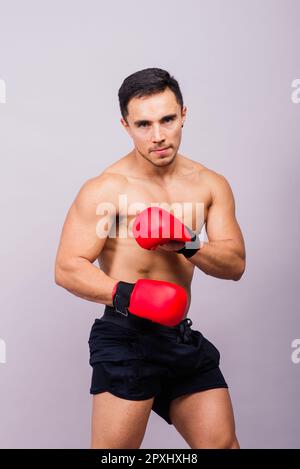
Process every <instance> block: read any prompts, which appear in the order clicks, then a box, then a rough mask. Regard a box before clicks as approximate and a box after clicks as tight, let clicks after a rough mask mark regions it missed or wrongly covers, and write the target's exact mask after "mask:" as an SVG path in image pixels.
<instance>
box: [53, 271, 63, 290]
mask: <svg viewBox="0 0 300 469" xmlns="http://www.w3.org/2000/svg"><path fill="white" fill-rule="evenodd" d="M54 280H55V283H56V285H58V286H60V287H62V286H63V274H62V271H61V269H60V268H59V267H57V266H55V274H54Z"/></svg>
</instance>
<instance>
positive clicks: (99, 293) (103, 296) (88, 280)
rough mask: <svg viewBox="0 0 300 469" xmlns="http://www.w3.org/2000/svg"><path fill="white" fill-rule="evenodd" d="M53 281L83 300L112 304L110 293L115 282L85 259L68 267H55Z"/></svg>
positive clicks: (73, 262) (78, 260)
mask: <svg viewBox="0 0 300 469" xmlns="http://www.w3.org/2000/svg"><path fill="white" fill-rule="evenodd" d="M55 281H56V283H57V285H59V286H61V287H63V288H65V289H66V290H68V291H69V292H71V293H73V294H74V295H76V296H79V297H80V298H83V299H84V300H89V301H93V302H95V303H101V304H105V305H111V304H112V291H113V288H114V286H115V283H116V282H117V280H116V279H113V278H111V277H109V276H108V275H106V274H105V273H104V272H103V271H102V270H100V269H99V268H98V267H96V266H94V265H93V264H92V263H91V262H89V261H88V260H87V259H83V258H79V259H76V260H74V261H72V262H70V263H69V264H68V265H64V266H62V265H61V266H56V271H55Z"/></svg>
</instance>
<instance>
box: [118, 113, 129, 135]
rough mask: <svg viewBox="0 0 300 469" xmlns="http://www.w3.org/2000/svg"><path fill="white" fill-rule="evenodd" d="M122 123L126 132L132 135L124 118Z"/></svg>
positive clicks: (121, 120)
mask: <svg viewBox="0 0 300 469" xmlns="http://www.w3.org/2000/svg"><path fill="white" fill-rule="evenodd" d="M120 122H121V124H122V126H123V127H124V129H125V130H126V132H128V133H129V135H130V130H129V125H128V124H127V122H126V120H125V119H123V117H121V119H120Z"/></svg>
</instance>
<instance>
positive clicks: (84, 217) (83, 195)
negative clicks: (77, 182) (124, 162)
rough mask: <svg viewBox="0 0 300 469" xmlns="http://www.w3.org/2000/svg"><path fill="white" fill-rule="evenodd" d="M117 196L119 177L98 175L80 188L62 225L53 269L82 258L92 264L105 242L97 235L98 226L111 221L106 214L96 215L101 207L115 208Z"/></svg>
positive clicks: (103, 238)
mask: <svg viewBox="0 0 300 469" xmlns="http://www.w3.org/2000/svg"><path fill="white" fill-rule="evenodd" d="M117 193H118V176H114V175H113V176H112V175H107V174H105V175H101V176H98V177H96V178H93V179H90V180H88V181H87V182H86V183H85V184H83V186H82V187H81V189H80V191H79V192H78V194H77V196H76V198H75V200H74V202H73V204H72V205H71V207H70V209H69V211H68V214H67V217H66V220H65V222H64V225H63V229H62V233H61V238H60V244H59V247H58V252H57V258H56V265H57V266H61V267H63V266H64V265H67V264H68V263H69V262H71V261H73V260H76V259H79V258H83V259H87V260H89V261H90V262H91V263H93V262H94V261H95V260H96V259H97V257H98V256H99V254H100V252H101V251H102V249H103V246H104V244H105V241H106V238H107V236H106V237H100V236H99V234H97V224H98V223H99V221H101V222H103V218H106V221H107V223H111V221H112V220H111V217H110V216H109V215H108V214H107V213H105V214H102V215H99V214H97V208H99V204H100V203H111V204H114V205H115V206H116V195H117Z"/></svg>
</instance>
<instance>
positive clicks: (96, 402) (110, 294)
mask: <svg viewBox="0 0 300 469" xmlns="http://www.w3.org/2000/svg"><path fill="white" fill-rule="evenodd" d="M119 101H120V108H121V113H122V119H121V123H122V125H123V126H124V128H125V129H126V131H127V132H128V134H129V136H130V137H131V138H132V140H133V144H134V149H133V150H132V151H131V152H130V153H128V154H127V155H125V156H124V157H122V158H121V159H119V160H118V161H116V162H114V163H113V164H112V165H110V166H109V167H108V168H107V169H105V170H104V171H103V172H102V173H101V174H100V175H99V176H96V177H94V178H92V179H89V180H88V181H87V182H85V183H84V184H83V186H82V188H81V189H80V191H79V193H78V195H77V196H76V198H75V200H74V202H73V204H72V206H71V208H70V210H69V212H68V214H67V217H66V220H65V223H64V226H63V230H62V235H61V239H60V245H59V248H58V252H57V258H56V266H55V281H56V283H57V284H58V285H60V286H62V287H64V288H66V289H67V290H68V291H70V292H72V293H73V294H75V295H77V296H79V297H81V298H84V299H87V300H89V301H93V302H96V303H101V304H103V305H106V306H105V312H104V316H105V319H106V321H104V320H103V318H104V316H103V317H102V318H100V319H96V320H95V323H94V325H93V327H92V330H91V335H90V339H89V344H90V352H91V359H90V364H91V365H92V367H93V376H92V386H91V393H92V394H93V410H92V442H91V447H92V448H111V449H112V448H122V449H124V448H139V447H140V445H141V443H142V440H143V437H144V434H145V430H146V426H147V422H148V418H149V414H150V411H151V409H152V408H153V410H154V411H155V412H156V413H158V415H160V416H161V417H162V418H164V419H165V420H166V422H168V423H169V424H173V425H174V426H175V428H176V429H177V431H178V432H179V433H180V434H181V435H182V437H183V438H184V439H185V441H186V442H187V444H188V445H189V446H190V447H191V448H239V443H238V440H237V437H236V433H235V423H234V415H233V410H232V405H231V400H230V396H229V392H228V386H227V384H226V382H225V380H224V377H223V375H222V373H221V371H220V368H219V358H220V354H219V351H218V350H217V348H216V347H215V346H214V345H213V344H212V343H211V342H209V341H208V340H207V339H206V338H205V337H204V336H203V335H202V334H201V332H200V331H196V330H194V329H191V327H190V326H191V324H192V321H191V320H190V319H189V318H187V317H186V314H187V312H188V310H189V305H190V301H191V281H192V277H193V272H194V268H195V267H197V268H199V269H201V270H202V271H203V272H205V273H206V274H207V275H211V276H214V277H217V278H221V279H228V280H235V281H237V280H239V279H240V278H241V276H242V275H243V272H244V270H245V247H244V240H243V236H242V233H241V230H240V227H239V225H238V223H237V220H236V217H235V205H234V197H233V194H232V191H231V188H230V186H229V184H228V182H227V180H226V179H225V178H224V177H223V176H221V175H220V174H218V173H216V172H214V171H212V170H210V169H208V168H206V167H205V166H203V165H202V164H200V163H198V162H195V161H193V160H191V159H189V158H187V157H186V156H183V155H181V154H179V153H178V149H179V146H180V141H181V136H182V127H183V124H184V121H185V118H186V111H187V108H186V106H183V101H182V95H181V92H180V88H179V85H178V83H177V81H176V80H175V78H174V77H171V76H170V75H169V73H168V72H166V71H164V70H162V69H157V68H150V69H145V70H141V71H139V72H136V73H134V74H132V75H130V76H129V77H127V78H126V79H125V80H124V82H123V84H122V86H121V88H120V90H119ZM162 148H168V149H167V150H165V151H162V152H158V151H157V150H158V149H162ZM120 197H123V199H122V200H123V201H124V197H126V203H127V207H131V209H132V207H134V208H135V209H137V210H131V211H130V210H128V211H127V212H128V213H126V214H125V215H126V216H123V215H124V213H123V210H121V209H120ZM162 203H163V204H169V206H170V207H172V204H174V203H175V204H177V205H178V203H179V204H184V203H185V204H186V206H187V207H189V209H188V210H189V214H188V215H190V216H191V223H190V225H189V228H190V229H191V230H193V231H194V232H196V234H199V232H200V231H201V228H202V226H203V225H204V224H205V228H206V233H207V238H208V242H201V244H200V246H199V247H200V248H198V249H195V252H194V251H193V255H191V256H190V257H189V256H185V255H183V254H182V253H178V251H179V250H180V249H182V248H183V247H185V242H182V241H178V240H177V241H174V240H170V241H168V242H165V243H164V244H162V245H159V246H158V247H157V248H156V249H155V250H148V249H144V248H143V247H141V246H140V245H139V244H138V243H137V240H136V239H135V238H134V236H130V225H131V227H132V222H133V221H134V220H135V217H136V216H137V215H138V213H140V212H141V210H142V209H145V208H146V207H150V205H152V204H156V205H157V206H160V204H162ZM103 204H104V205H103ZM197 204H198V205H199V204H200V205H201V206H202V207H203V217H202V219H201V217H200V219H197V217H198V218H199V214H198V215H197V210H196V206H197ZM121 205H122V204H121ZM99 207H100V208H99ZM103 207H104V208H105V207H106V208H107V207H115V209H116V218H115V220H113V215H112V212H109V210H107V211H106V212H105V210H103ZM169 212H170V213H173V214H174V216H175V212H174V211H172V210H169ZM103 221H105V223H106V226H108V229H107V232H106V235H103V232H105V230H103V229H102V231H101V229H100V230H99V226H100V225H101V227H102V228H103V224H101V223H102V222H103ZM181 221H182V220H181ZM183 223H184V222H183ZM124 226H125V228H128V235H126V236H124V233H123V234H122V236H121V234H120V233H121V227H123V228H124ZM185 226H188V223H186V224H185ZM113 228H115V234H114V235H111V233H112V232H113ZM100 232H101V233H100ZM131 233H132V232H131ZM97 259H98V262H99V267H100V268H98V267H97V266H95V265H93V263H94V261H95V260H97ZM139 279H146V280H147V279H153V280H156V281H160V282H162V284H161V287H162V292H163V291H164V290H163V288H164V283H165V282H169V283H170V284H172V285H173V286H174V288H178V289H180V292H182V291H183V292H184V295H186V298H187V303H186V307H185V310H184V311H182V318H183V319H182V321H181V322H180V325H175V326H169V325H162V324H159V317H160V312H159V310H158V312H157V311H156V314H157V316H156V318H157V320H156V319H155V318H154V319H152V320H151V319H149V318H145V317H144V318H143V301H142V304H138V306H137V309H138V312H137V314H138V315H135V314H132V312H130V308H131V306H130V307H129V309H127V310H126V311H125V310H124V311H123V312H122V311H116V308H115V304H114V300H113V299H114V298H115V295H116V287H117V285H118V282H120V281H121V282H128V284H132V288H133V287H134V284H135V283H136V282H137V281H138V280H139ZM147 281H148V280H147ZM132 288H131V290H130V292H132ZM140 288H142V287H140ZM158 288H160V284H159V285H158ZM183 289H184V290H183ZM130 292H129V293H128V297H127V299H126V301H127V306H128V304H129V301H130ZM142 293H144V292H142ZM158 297H159V295H157V294H156V293H153V294H150V295H149V294H148V293H147V294H146V295H145V303H146V302H147V304H148V303H150V312H151V302H152V301H153V302H154V303H155V301H156V299H157V298H158ZM162 298H164V295H162ZM154 303H153V304H154ZM155 308H157V305H155V306H153V310H154V309H155ZM158 308H159V307H158ZM194 309H195V312H196V313H197V307H195V308H194ZM162 310H164V311H165V308H162ZM162 310H161V311H162ZM170 311H171V313H170V314H171V315H172V307H171V310H170ZM162 313H163V311H162ZM203 313H204V314H205V311H204V312H202V313H201V314H203ZM139 316H140V317H139ZM114 319H115V321H114ZM187 321H190V322H187ZM148 326H149V327H148ZM150 326H151V327H150ZM152 326H153V328H152ZM175 339H176V340H175Z"/></svg>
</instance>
